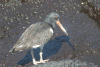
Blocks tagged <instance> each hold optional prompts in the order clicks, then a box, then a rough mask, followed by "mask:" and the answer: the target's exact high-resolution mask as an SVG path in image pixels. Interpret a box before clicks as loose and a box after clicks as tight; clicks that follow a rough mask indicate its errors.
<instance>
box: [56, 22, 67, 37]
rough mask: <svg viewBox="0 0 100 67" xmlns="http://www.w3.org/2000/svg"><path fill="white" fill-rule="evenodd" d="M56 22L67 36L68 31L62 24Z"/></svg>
mask: <svg viewBox="0 0 100 67" xmlns="http://www.w3.org/2000/svg"><path fill="white" fill-rule="evenodd" d="M56 24H57V25H58V26H59V27H60V28H61V30H62V31H63V32H64V33H65V34H66V35H67V36H68V33H67V32H66V30H65V28H64V27H63V26H62V24H61V23H60V21H56Z"/></svg>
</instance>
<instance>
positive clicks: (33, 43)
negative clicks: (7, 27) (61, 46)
mask: <svg viewBox="0 0 100 67" xmlns="http://www.w3.org/2000/svg"><path fill="white" fill-rule="evenodd" d="M59 18H60V16H59V14H58V13H56V12H52V13H50V14H48V15H46V18H45V19H44V20H43V21H42V22H37V23H35V24H32V25H30V26H29V27H28V28H27V29H26V30H25V31H24V33H23V34H22V35H21V36H20V38H19V40H18V41H17V42H16V43H15V45H14V46H13V47H12V48H11V49H10V51H9V53H11V54H14V53H17V52H21V51H23V50H27V49H31V55H32V60H33V64H34V65H37V64H38V63H45V62H47V61H49V59H46V60H43V57H42V55H43V52H42V50H43V47H44V45H45V44H46V43H47V42H48V41H49V40H50V38H51V37H52V36H53V33H54V28H55V24H57V25H58V26H59V27H60V28H61V30H62V31H63V32H64V33H65V34H66V35H67V36H68V33H67V31H66V30H65V28H64V27H63V26H62V24H61V23H60V20H59ZM38 47H39V48H40V53H39V55H40V60H39V61H36V60H35V58H34V51H33V49H36V48H38Z"/></svg>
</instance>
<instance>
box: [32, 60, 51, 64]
mask: <svg viewBox="0 0 100 67" xmlns="http://www.w3.org/2000/svg"><path fill="white" fill-rule="evenodd" d="M47 61H49V59H47V60H42V59H40V61H34V62H33V64H34V65H37V64H39V63H45V62H47Z"/></svg>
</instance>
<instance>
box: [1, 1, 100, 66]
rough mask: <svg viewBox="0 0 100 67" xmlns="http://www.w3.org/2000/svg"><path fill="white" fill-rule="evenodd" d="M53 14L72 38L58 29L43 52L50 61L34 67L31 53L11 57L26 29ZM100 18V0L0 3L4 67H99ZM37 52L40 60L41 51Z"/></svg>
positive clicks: (2, 61)
mask: <svg viewBox="0 0 100 67" xmlns="http://www.w3.org/2000/svg"><path fill="white" fill-rule="evenodd" d="M51 12H57V13H58V14H59V15H60V21H61V23H62V25H63V26H64V27H65V29H66V30H67V32H68V34H69V36H65V34H64V33H63V32H62V31H61V30H60V28H59V27H58V26H56V28H55V33H54V36H53V37H52V38H51V40H50V41H49V42H48V43H47V44H46V45H45V46H44V50H43V58H44V59H50V61H49V62H47V63H45V64H39V65H37V66H34V65H33V64H32V58H31V55H30V50H26V51H23V52H21V53H16V54H13V55H12V54H10V53H9V50H10V48H11V47H13V45H14V44H15V43H16V42H17V40H18V39H19V37H20V36H21V34H22V33H23V32H24V31H25V29H26V28H27V27H28V26H29V25H31V24H33V23H37V22H40V21H43V20H44V18H45V16H46V15H47V14H49V13H51ZM99 17H100V1H99V0H0V67H29V66H32V67H66V65H67V66H68V65H69V66H70V67H76V65H78V66H79V67H84V66H86V67H99V66H100V58H99V57H100V19H99ZM70 44H72V45H73V46H74V47H75V50H73V49H72V48H71V47H70V46H69V45H70ZM34 51H35V58H36V59H37V60H39V55H38V53H39V48H38V49H35V50H34Z"/></svg>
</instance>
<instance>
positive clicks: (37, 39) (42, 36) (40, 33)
mask: <svg viewBox="0 0 100 67" xmlns="http://www.w3.org/2000/svg"><path fill="white" fill-rule="evenodd" d="M52 35H53V32H52V31H50V26H49V25H48V24H45V23H36V24H32V25H31V26H29V27H28V28H27V29H26V30H25V32H24V33H23V34H22V36H21V37H20V38H19V40H18V41H17V43H16V44H15V45H14V47H13V48H14V49H15V51H20V50H25V49H30V48H32V47H33V46H37V45H42V44H45V43H47V42H48V41H49V40H50V38H51V36H52ZM33 48H35V47H33Z"/></svg>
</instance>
